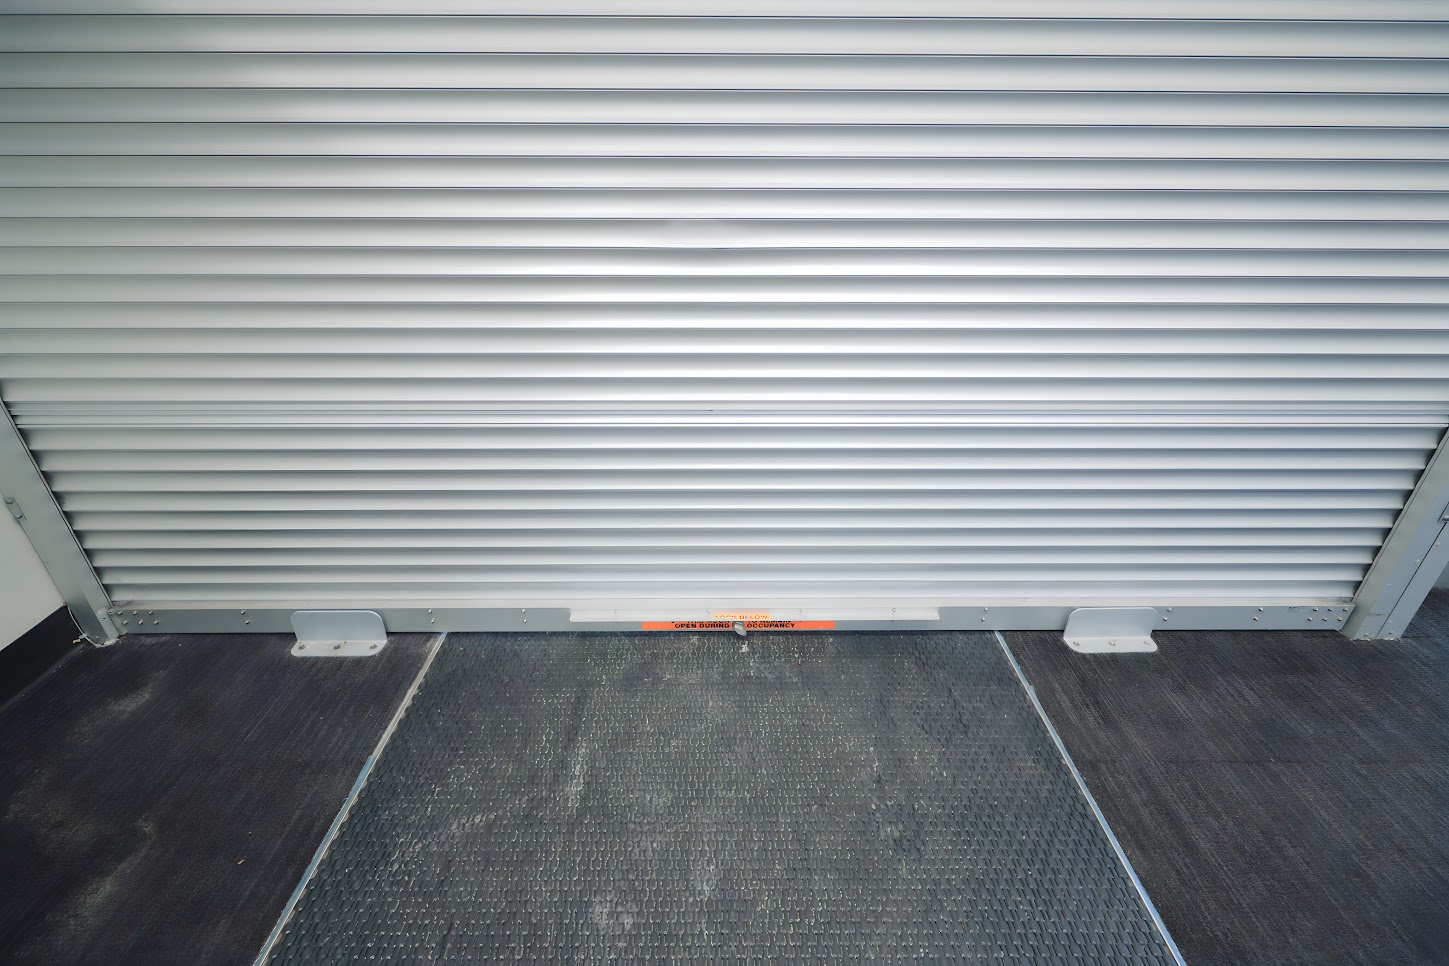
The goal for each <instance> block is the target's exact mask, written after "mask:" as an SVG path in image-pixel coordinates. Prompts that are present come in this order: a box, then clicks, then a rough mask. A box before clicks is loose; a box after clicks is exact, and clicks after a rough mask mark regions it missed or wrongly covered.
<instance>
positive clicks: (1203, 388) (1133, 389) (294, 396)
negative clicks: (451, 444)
mask: <svg viewBox="0 0 1449 966" xmlns="http://www.w3.org/2000/svg"><path fill="white" fill-rule="evenodd" d="M1446 378H1449V377H1445V376H1443V375H1436V376H1435V377H1432V378H1425V379H1417V378H1405V377H1404V376H1401V375H1398V374H1396V373H1393V372H1392V371H1390V372H1386V373H1385V374H1384V375H1382V376H1371V377H1362V376H1360V377H1357V378H1354V379H1343V378H1338V377H1329V378H1320V377H1315V376H1311V375H1310V376H1307V377H1303V378H1296V379H1292V380H1285V379H1283V378H1282V373H1275V374H1274V375H1273V376H1270V377H1260V378H1251V379H1250V378H1237V379H1223V378H1218V379H1204V378H1193V377H1185V378H1184V377H1179V378H1161V377H1155V376H1149V375H1144V376H1142V377H1139V378H1132V379H1120V378H1119V379H1100V378H1099V379H1093V378H1080V377H1075V378H1073V377H1017V378H1011V379H982V378H960V379H951V378H943V379H923V378H920V377H914V378H879V377H877V378H870V379H860V378H856V379H839V378H828V377H821V378H815V379H811V380H809V381H808V382H798V383H795V384H784V385H782V383H781V380H780V378H779V377H778V376H776V375H771V376H762V377H751V378H740V377H737V376H730V377H726V378H722V379H716V380H702V379H700V378H698V377H689V378H678V377H660V378H655V379H649V380H647V381H644V382H643V383H641V382H640V381H638V380H631V379H591V380H588V381H587V382H584V381H581V380H578V379H576V378H573V377H570V378H546V377H536V378H531V379H512V380H509V379H449V380H439V379H436V378H433V379H428V380H421V381H411V382H410V381H407V380H403V379H397V380H389V381H384V382H378V381H376V380H371V379H329V380H327V381H325V382H321V381H318V380H316V379H309V378H298V379H292V380H287V379H273V378H266V377H259V378H251V379H229V380H223V379H218V378H203V379H198V378H166V379H162V380H157V379H154V378H150V377H143V376H139V375H137V376H130V377H127V376H124V375H120V374H117V373H115V372H111V373H108V374H106V375H105V376H96V377H92V378H90V379H88V380H87V381H85V382H83V383H81V382H73V381H71V380H69V379H43V378H24V377H17V378H12V379H7V380H5V381H4V385H3V386H0V389H3V392H4V398H5V399H6V400H7V402H9V403H12V404H25V403H34V402H45V401H63V402H68V403H77V402H108V401H113V400H116V399H126V400H129V401H133V402H169V403H186V404H188V406H190V405H204V404H208V403H222V402H235V403H251V402H253V401H254V400H256V399H257V398H258V397H262V398H267V399H269V400H273V401H276V402H286V403H289V404H296V405H305V404H312V403H335V402H337V401H338V400H358V401H362V400H368V401H371V402H373V403H379V402H384V403H388V404H389V405H392V404H397V403H428V404H445V403H462V402H467V403H468V404H470V405H472V406H475V407H479V408H481V409H484V410H512V409H517V410H518V411H519V412H526V413H530V414H538V413H548V412H551V411H559V412H563V413H572V412H577V411H579V410H580V409H585V410H588V409H599V408H603V409H614V411H615V412H616V413H617V412H619V411H627V410H631V409H637V410H638V411H639V412H640V413H642V414H646V415H647V414H649V413H657V412H659V411H666V412H674V413H686V412H687V413H697V412H724V411H729V412H735V411H741V412H760V411H769V412H776V413H782V414H796V415H797V416H798V415H803V414H809V415H818V414H820V413H822V412H825V413H830V412H841V413H845V414H852V413H861V412H881V411H907V412H916V413H919V412H921V411H931V412H944V413H959V412H961V411H963V410H967V411H971V410H974V409H976V408H984V409H988V410H991V411H1007V412H1014V411H1033V410H1036V411H1047V412H1054V413H1059V412H1062V411H1073V412H1079V413H1080V412H1083V411H1087V412H1097V411H1103V410H1105V411H1131V412H1142V411H1148V412H1153V413H1159V414H1160V413H1170V412H1189V411H1197V412H1201V411H1204V410H1206V411H1210V412H1214V413H1221V412H1223V411H1224V410H1234V411H1239V410H1241V411H1245V412H1250V413H1251V412H1254V411H1258V412H1261V411H1263V410H1268V411H1273V412H1289V413H1303V412H1319V411H1321V412H1325V413H1329V414H1334V415H1339V414H1342V413H1344V412H1353V413H1356V414H1360V415H1362V414H1365V413H1373V412H1396V413H1397V412H1405V411H1412V412H1433V413H1441V412H1442V411H1443V409H1444V406H1445V399H1446V397H1449V385H1446Z"/></svg>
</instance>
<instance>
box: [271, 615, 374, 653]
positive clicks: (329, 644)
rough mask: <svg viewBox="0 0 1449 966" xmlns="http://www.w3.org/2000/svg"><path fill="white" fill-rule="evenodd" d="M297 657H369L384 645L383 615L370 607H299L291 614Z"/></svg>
mask: <svg viewBox="0 0 1449 966" xmlns="http://www.w3.org/2000/svg"><path fill="white" fill-rule="evenodd" d="M292 630H293V631H295V632H296V634H297V643H296V644H294V645H292V654H293V655H294V656H296V657H371V656H372V655H374V654H377V653H378V652H380V651H381V650H382V649H383V648H384V647H386V646H387V629H386V628H385V627H384V626H383V623H382V615H381V614H379V613H377V611H371V610H299V611H297V612H296V613H294V614H293V615H292Z"/></svg>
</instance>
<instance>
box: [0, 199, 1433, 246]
mask: <svg viewBox="0 0 1449 966" xmlns="http://www.w3.org/2000/svg"><path fill="white" fill-rule="evenodd" d="M0 209H3V210H5V211H7V212H8V213H9V214H11V215H12V216H19V217H23V218H24V217H29V218H33V217H51V218H75V217H79V218H96V217H100V216H111V217H122V218H144V217H187V218H216V217H221V218H238V217H241V218H245V217H254V218H279V217H280V218H294V219H295V218H347V217H349V216H350V215H356V214H360V213H366V214H367V215H368V216H370V217H372V218H379V217H393V218H444V219H446V218H524V219H526V218H548V219H558V218H650V219H660V218H663V219H696V218H702V219H728V218H751V219H767V218H771V217H773V218H778V219H795V218H807V219H837V218H838V219H847V220H854V219H882V220H890V221H895V220H897V219H927V220H929V219H992V220H996V219H1023V220H1028V221H1029V220H1034V219H1043V220H1049V221H1054V222H1055V221H1066V220H1074V219H1092V220H1103V221H1106V220H1112V221H1123V220H1132V219H1140V220H1148V221H1159V220H1161V221H1183V220H1202V221H1215V220H1233V221H1236V220H1252V219H1260V220H1265V221H1272V220H1304V221H1345V220H1363V221H1391V220H1402V221H1432V222H1443V221H1446V220H1449V192H1440V191H1361V192H1349V191H1343V192H1340V191H1300V192H1288V191H1271V192H1269V191H1265V192H1251V191H1170V192H1169V191H863V190H862V191H850V190H831V189H820V190H774V191H771V190H763V191H755V190H736V191H728V190H725V191H708V190H677V191H676V190H658V191H647V190H646V191H634V190H623V189H621V190H586V189H579V190H568V189H564V190H550V189H510V190H503V189H472V190H467V189H441V188H428V189H411V190H408V189H398V188H374V189H342V188H336V189H323V188H317V189H305V190H302V189H286V188H172V189H167V188H68V189H59V188H0ZM301 230H302V231H305V230H306V229H305V227H303V228H302V229H301ZM687 230H688V229H682V230H681V233H683V232H687ZM785 231H789V229H788V228H787V229H785ZM707 232H708V229H706V233H707ZM1199 244H1201V242H1199ZM1370 244H1371V243H1370V242H1366V241H1360V242H1358V244H1357V245H1355V246H1354V247H1364V246H1367V245H1370Z"/></svg>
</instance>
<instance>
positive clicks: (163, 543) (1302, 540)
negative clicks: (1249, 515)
mask: <svg viewBox="0 0 1449 966" xmlns="http://www.w3.org/2000/svg"><path fill="white" fill-rule="evenodd" d="M1386 526H1387V525H1386ZM1384 533H1385V530H1384V529H1381V528H1373V527H1366V528H1362V529H1352V528H1331V529H1319V528H1311V529H1310V528H1301V529H1294V528H1287V527H1278V528H1274V527H1269V526H1264V527H1262V528H1259V529H1244V530H1233V529H1227V528H1206V529H1204V528H1183V529H1180V530H1175V531H1174V532H1173V533H1172V534H1171V535H1170V536H1169V535H1167V534H1164V532H1163V531H1162V530H1161V529H1160V528H1159V529H1134V528H1131V527H1122V528H1114V529H1091V528H1087V527H1071V528H1069V529H1062V530H1053V529H1051V528H1049V527H1043V528H1040V529H1021V530H1012V529H994V530H964V529H947V528H942V529H935V530H909V529H895V530H891V529H879V530H869V529H866V530H861V529H855V528H849V527H844V526H842V527H836V528H831V529H815V530H796V529H792V528H790V527H788V526H780V527H769V528H750V527H744V528H732V529H729V530H708V529H701V528H693V529H691V528H675V529H644V528H641V529H635V530H630V529H623V528H613V529H608V530H509V529H506V528H503V527H500V528H498V529H494V530H488V531H478V530H474V531H467V532H458V531H453V530H446V531H443V530H413V531H408V530H382V531H366V530H355V531H343V530H295V529H290V530H259V531H244V530H227V531H208V532H206V533H192V532H186V531H178V530H156V531H152V530H144V531H142V530H100V531H87V532H84V533H82V534H81V535H80V536H81V538H82V540H83V542H84V545H85V546H86V548H87V549H88V550H89V551H91V552H92V553H93V554H96V555H97V557H98V558H99V556H100V555H102V554H107V555H111V554H115V555H121V556H122V557H124V555H127V554H135V553H151V552H153V551H154V552H156V553H161V554H168V555H169V554H187V553H190V554H195V555H199V556H202V557H206V558H212V557H214V556H215V555H216V554H217V553H219V552H231V553H263V554H277V555H280V556H281V557H284V558H285V557H290V555H292V554H297V553H305V554H310V553H322V554H351V553H357V554H362V555H373V554H383V555H386V554H388V553H392V552H405V553H417V554H431V553H446V552H449V551H453V550H457V551H462V552H467V553H475V552H483V551H491V550H500V549H502V550H512V551H519V550H529V549H552V550H558V551H568V552H579V551H581V550H586V549H590V548H597V549H599V550H601V551H602V552H605V553H613V552H615V551H616V550H620V549H631V548H632V549H643V550H646V551H650V552H653V551H654V550H656V549H662V548H673V549H674V550H679V549H680V548H684V549H697V548H700V547H711V548H730V549H738V550H740V551H742V552H749V551H754V550H758V549H761V548H775V549H780V550H782V551H794V550H799V551H812V550H817V549H820V548H843V547H845V548H868V549H872V550H877V551H882V550H883V551H889V552H902V551H905V550H917V549H932V548H935V549H940V548H945V549H948V550H952V551H957V552H962V551H967V550H976V551H980V552H999V553H1010V552H1013V551H1024V550H1032V551H1036V552H1061V553H1067V552H1074V549H1075V552H1082V553H1088V552H1094V551H1102V552H1106V551H1110V550H1114V549H1123V550H1130V551H1156V550H1159V549H1162V548H1165V547H1167V548H1180V549H1181V550H1183V551H1184V552H1187V553H1193V554H1195V553H1196V552H1197V550H1198V549H1202V548H1212V549H1216V550H1222V551H1223V552H1237V551H1255V550H1260V549H1261V550H1269V551H1281V552H1294V551H1297V550H1299V549H1302V550H1305V551H1306V550H1309V549H1312V548H1327V550H1328V551H1329V552H1332V553H1345V554H1348V553H1362V552H1363V551H1365V550H1367V551H1368V552H1369V553H1370V554H1371V553H1372V552H1373V551H1374V550H1376V549H1377V548H1378V545H1379V544H1380V543H1381V542H1382V541H1383V538H1384ZM1164 552H1167V551H1164ZM118 559H119V558H118Z"/></svg>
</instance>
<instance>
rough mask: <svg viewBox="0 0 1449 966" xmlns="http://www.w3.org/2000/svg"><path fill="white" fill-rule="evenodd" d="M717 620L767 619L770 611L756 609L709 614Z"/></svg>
mask: <svg viewBox="0 0 1449 966" xmlns="http://www.w3.org/2000/svg"><path fill="white" fill-rule="evenodd" d="M709 616H710V617H713V618H714V619H715V620H717V621H767V620H769V619H770V612H769V611H767V610H756V611H729V610H727V611H721V612H716V613H713V614H710V615H709Z"/></svg>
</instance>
